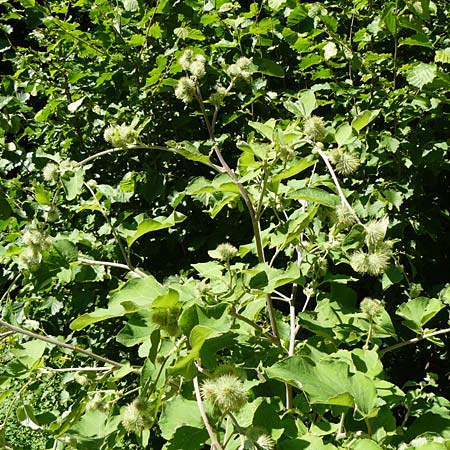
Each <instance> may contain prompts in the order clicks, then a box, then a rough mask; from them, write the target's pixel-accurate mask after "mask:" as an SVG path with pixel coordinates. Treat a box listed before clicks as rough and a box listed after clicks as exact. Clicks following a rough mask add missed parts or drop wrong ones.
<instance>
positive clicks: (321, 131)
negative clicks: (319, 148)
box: [303, 116, 328, 142]
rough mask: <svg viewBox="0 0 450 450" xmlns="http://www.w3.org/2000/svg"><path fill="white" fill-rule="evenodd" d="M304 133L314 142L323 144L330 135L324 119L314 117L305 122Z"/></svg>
mask: <svg viewBox="0 0 450 450" xmlns="http://www.w3.org/2000/svg"><path fill="white" fill-rule="evenodd" d="M303 133H304V134H305V136H306V137H307V138H309V139H311V140H312V141H314V142H322V141H323V140H324V139H325V138H326V137H327V134H328V131H327V129H326V128H325V123H324V121H323V119H322V117H318V116H312V117H309V118H308V119H306V120H305V123H304V124H303Z"/></svg>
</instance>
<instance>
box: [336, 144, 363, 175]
mask: <svg viewBox="0 0 450 450" xmlns="http://www.w3.org/2000/svg"><path fill="white" fill-rule="evenodd" d="M330 159H331V162H332V163H333V164H334V167H335V169H336V172H338V173H341V174H342V175H346V176H347V175H351V174H352V173H353V172H354V171H355V170H356V169H357V168H358V167H359V164H360V160H359V158H358V157H357V156H356V155H354V154H353V153H350V152H347V151H344V150H342V149H340V148H336V149H334V150H333V151H332V152H331V154H330Z"/></svg>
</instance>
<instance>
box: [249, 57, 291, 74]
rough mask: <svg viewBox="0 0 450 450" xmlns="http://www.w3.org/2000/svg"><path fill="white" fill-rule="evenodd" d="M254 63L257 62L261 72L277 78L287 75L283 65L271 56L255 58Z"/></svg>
mask: <svg viewBox="0 0 450 450" xmlns="http://www.w3.org/2000/svg"><path fill="white" fill-rule="evenodd" d="M253 63H254V64H256V66H257V67H258V72H260V73H263V74H265V75H269V76H271V77H277V78H284V76H285V72H284V68H283V66H282V65H280V64H278V63H276V62H275V61H272V60H271V59H269V58H253Z"/></svg>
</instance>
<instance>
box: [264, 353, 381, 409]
mask: <svg viewBox="0 0 450 450" xmlns="http://www.w3.org/2000/svg"><path fill="white" fill-rule="evenodd" d="M266 373H267V375H268V376H269V377H271V378H276V379H278V380H280V381H283V382H285V383H288V384H292V385H293V386H296V387H297V388H299V389H302V390H303V391H304V392H305V393H306V394H307V395H308V398H309V401H310V402H311V403H318V404H330V405H338V406H346V407H349V408H354V410H355V417H356V418H363V417H367V416H369V415H370V413H371V412H372V411H373V409H374V408H375V407H376V400H377V392H376V388H375V385H374V384H373V382H372V381H371V380H370V378H368V377H367V376H366V375H364V374H363V373H361V372H356V373H354V374H352V373H350V370H349V366H348V364H347V363H346V362H344V361H342V360H338V359H330V358H328V359H322V360H320V361H319V362H318V363H315V362H314V361H313V360H312V359H310V358H309V357H306V356H300V355H298V356H293V357H289V358H286V359H284V360H282V361H280V362H278V363H275V364H274V365H273V366H271V367H269V368H268V369H267V370H266Z"/></svg>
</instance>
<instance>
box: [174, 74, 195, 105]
mask: <svg viewBox="0 0 450 450" xmlns="http://www.w3.org/2000/svg"><path fill="white" fill-rule="evenodd" d="M194 96H195V81H194V80H193V79H192V78H189V77H182V78H180V79H179V80H178V84H177V87H176V88H175V97H176V98H178V99H180V100H181V101H183V102H184V103H190V102H191V101H192V100H193V99H194Z"/></svg>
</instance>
